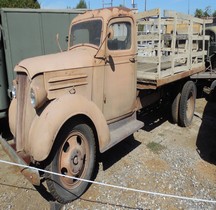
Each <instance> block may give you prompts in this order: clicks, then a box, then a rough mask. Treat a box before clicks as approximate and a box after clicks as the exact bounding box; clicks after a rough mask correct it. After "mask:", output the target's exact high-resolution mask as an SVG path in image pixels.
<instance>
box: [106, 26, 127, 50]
mask: <svg viewBox="0 0 216 210" xmlns="http://www.w3.org/2000/svg"><path fill="white" fill-rule="evenodd" d="M110 27H111V29H112V30H113V32H114V36H113V38H112V39H109V40H108V49H109V50H128V49H130V48H131V23H129V22H118V23H113V24H111V25H110Z"/></svg>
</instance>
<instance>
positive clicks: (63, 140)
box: [0, 8, 209, 203]
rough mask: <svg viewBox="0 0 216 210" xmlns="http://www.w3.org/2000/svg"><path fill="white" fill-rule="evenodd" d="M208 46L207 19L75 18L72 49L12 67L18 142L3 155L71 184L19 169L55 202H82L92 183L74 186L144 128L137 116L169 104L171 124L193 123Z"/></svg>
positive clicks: (111, 13)
mask: <svg viewBox="0 0 216 210" xmlns="http://www.w3.org/2000/svg"><path fill="white" fill-rule="evenodd" d="M194 25H196V27H193V26H194ZM197 25H199V27H197ZM168 26H169V27H168ZM168 28H169V30H168ZM137 29H139V30H138V31H137ZM171 29H172V30H171ZM178 29H181V30H179V31H178ZM202 31H204V32H202ZM208 39H209V37H208V36H206V35H205V20H201V19H198V18H194V17H192V16H189V15H184V14H181V13H177V12H172V11H165V12H164V16H162V15H161V11H160V9H155V10H150V11H146V12H141V13H137V14H134V13H133V12H132V11H131V10H129V9H127V8H106V9H99V10H93V11H87V12H86V13H85V14H81V15H78V16H77V17H76V18H74V19H73V20H72V23H71V26H70V29H69V37H68V50H67V51H64V52H60V53H57V54H50V55H45V56H39V57H33V58H29V59H25V60H23V61H21V62H20V63H19V64H17V65H16V66H15V72H16V74H17V77H16V79H15V80H14V81H13V85H14V87H13V91H12V94H13V100H12V102H11V105H10V110H9V122H10V128H11V132H12V133H13V135H14V144H12V145H9V144H8V143H7V142H6V141H5V140H4V139H2V138H1V140H0V142H1V144H2V146H3V148H4V149H5V151H6V152H7V153H8V154H9V155H10V157H11V158H12V160H14V161H15V162H18V163H22V164H26V165H29V164H31V165H35V166H37V167H39V168H46V169H47V170H49V171H52V172H55V173H59V174H61V175H67V176H70V177H72V178H69V177H64V176H58V175H56V174H50V173H44V174H42V173H39V172H38V171H37V170H34V169H32V168H27V167H24V168H22V169H21V172H22V173H23V174H24V175H25V176H26V177H27V178H28V179H29V180H30V181H31V182H32V183H33V184H34V185H40V184H41V176H43V177H45V179H46V181H47V185H48V188H49V190H50V192H51V194H52V195H53V197H54V198H55V199H56V200H57V201H59V202H61V203H67V202H70V201H72V200H74V199H76V198H78V197H79V196H81V195H82V194H83V193H84V192H85V190H86V189H87V188H88V186H89V183H87V182H84V181H82V180H77V179H76V178H81V179H87V180H88V179H91V178H92V174H93V172H94V168H95V164H96V156H97V154H98V153H99V152H100V153H103V152H105V151H107V150H108V149H109V148H111V147H113V146H114V145H115V144H117V143H118V142H120V141H122V140H123V139H125V138H126V137H127V136H129V135H131V134H133V133H134V132H135V131H137V130H138V129H140V128H142V127H143V126H144V123H143V122H141V121H139V120H137V116H136V115H137V112H138V111H139V110H141V109H142V108H145V107H148V106H149V105H152V104H154V103H155V102H157V101H163V100H167V98H169V99H170V100H171V104H172V106H171V113H172V117H173V122H174V123H179V124H180V125H181V126H185V127H186V126H189V125H190V124H191V122H192V118H193V115H194V108H195V99H196V86H195V84H194V82H192V81H191V80H190V76H191V75H193V74H196V73H198V72H201V71H204V70H205V57H206V55H207V52H206V50H205V41H206V40H208ZM24 160H25V161H24Z"/></svg>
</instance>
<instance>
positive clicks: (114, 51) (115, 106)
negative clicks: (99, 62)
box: [103, 18, 136, 121]
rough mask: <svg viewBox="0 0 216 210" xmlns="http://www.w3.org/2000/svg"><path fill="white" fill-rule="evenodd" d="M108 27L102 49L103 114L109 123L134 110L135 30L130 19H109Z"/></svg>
mask: <svg viewBox="0 0 216 210" xmlns="http://www.w3.org/2000/svg"><path fill="white" fill-rule="evenodd" d="M108 27H109V28H111V29H112V31H113V37H112V38H111V39H109V40H108V41H107V46H106V55H107V61H106V65H105V78H104V106H103V111H104V115H105V117H106V120H108V121H113V120H115V119H117V118H121V117H122V116H124V115H127V114H129V113H132V112H133V111H134V109H135V100H136V69H135V65H136V59H135V57H136V44H135V37H134V36H136V34H134V32H135V31H136V30H135V24H134V22H133V20H132V19H131V18H116V19H112V20H111V21H110V23H109V25H108Z"/></svg>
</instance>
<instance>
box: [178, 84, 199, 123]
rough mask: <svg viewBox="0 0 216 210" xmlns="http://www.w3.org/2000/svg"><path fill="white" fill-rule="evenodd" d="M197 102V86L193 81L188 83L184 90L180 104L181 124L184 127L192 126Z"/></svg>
mask: <svg viewBox="0 0 216 210" xmlns="http://www.w3.org/2000/svg"><path fill="white" fill-rule="evenodd" d="M195 102H196V86H195V84H194V83H193V82H192V81H187V82H186V83H185V84H184V86H183V88H182V93H181V98H180V104H179V123H180V125H181V126H182V127H188V126H189V125H191V122H192V119H193V115H194V111H195Z"/></svg>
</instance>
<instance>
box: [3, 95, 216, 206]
mask: <svg viewBox="0 0 216 210" xmlns="http://www.w3.org/2000/svg"><path fill="white" fill-rule="evenodd" d="M157 112H158V113H155V112H154V113H151V114H150V115H144V114H143V115H141V116H140V118H141V119H142V120H144V122H145V127H144V128H143V129H141V130H139V131H138V132H136V133H135V134H134V135H133V136H130V137H129V138H127V139H126V140H124V141H123V142H121V143H119V144H118V145H116V146H115V147H113V148H112V149H110V150H109V151H107V152H106V153H104V154H102V155H101V156H100V161H99V164H98V170H97V174H96V178H95V181H98V182H104V183H108V184H112V185H117V186H122V187H127V188H134V189H138V190H145V191H150V192H157V193H164V194H171V195H176V196H184V197H189V198H199V199H206V200H214V201H216V190H215V189H216V166H215V165H216V139H215V137H216V129H215V128H216V103H206V101H205V100H204V99H197V105H196V113H195V116H194V120H193V124H192V125H191V126H190V127H189V128H181V127H178V126H177V125H173V124H171V123H170V122H169V120H168V119H169V117H168V116H167V114H166V113H167V112H166V111H164V110H158V111H157ZM156 116H157V117H156ZM158 116H159V119H158ZM0 158H1V159H4V160H9V159H8V158H7V156H6V155H5V153H4V152H3V151H2V150H0ZM40 192H41V194H43V196H42V195H41V194H40V193H38V191H37V190H36V189H35V188H34V187H33V186H32V185H31V184H29V183H28V181H27V180H26V179H25V178H23V177H22V175H20V174H19V172H18V171H17V170H15V169H14V168H13V167H11V166H8V165H5V164H1V163H0V203H1V207H0V209H33V210H34V209H38V208H39V209H49V208H50V204H49V197H48V195H47V194H45V196H44V191H43V190H42V191H40ZM52 206H53V207H54V205H52ZM62 209H68V210H69V209H78V210H79V209H168V210H169V209H170V210H174V209H191V210H195V209H196V210H199V209H210V210H211V209H212V210H213V209H216V203H214V204H213V203H207V202H197V201H190V200H184V199H178V198H170V197H164V196H158V195H150V194H146V193H142V192H133V191H126V190H122V189H116V188H112V187H105V186H101V185H96V184H92V185H91V186H90V188H89V189H88V190H87V192H86V193H85V194H84V195H83V196H82V197H81V198H80V199H77V200H76V201H74V202H72V203H69V204H67V205H65V206H63V207H62Z"/></svg>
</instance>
